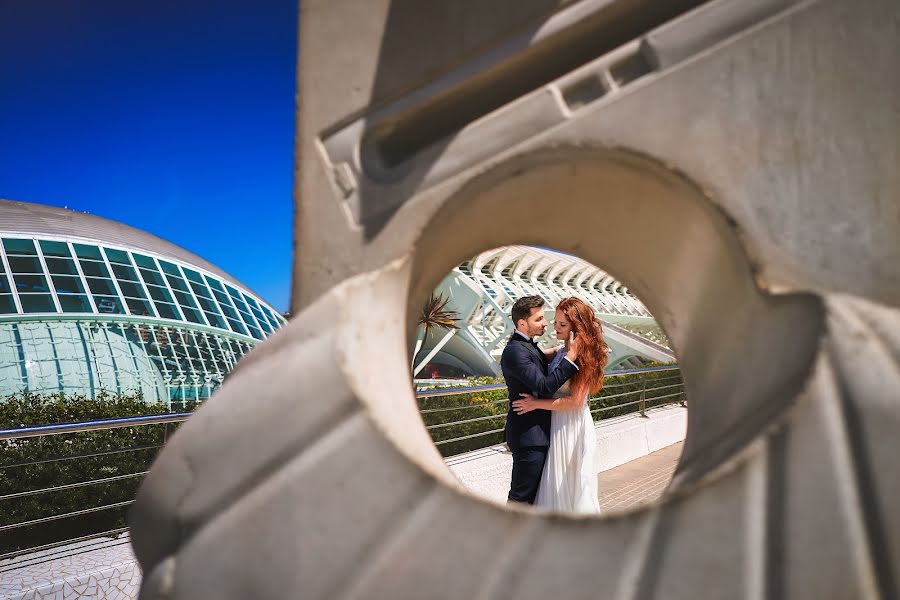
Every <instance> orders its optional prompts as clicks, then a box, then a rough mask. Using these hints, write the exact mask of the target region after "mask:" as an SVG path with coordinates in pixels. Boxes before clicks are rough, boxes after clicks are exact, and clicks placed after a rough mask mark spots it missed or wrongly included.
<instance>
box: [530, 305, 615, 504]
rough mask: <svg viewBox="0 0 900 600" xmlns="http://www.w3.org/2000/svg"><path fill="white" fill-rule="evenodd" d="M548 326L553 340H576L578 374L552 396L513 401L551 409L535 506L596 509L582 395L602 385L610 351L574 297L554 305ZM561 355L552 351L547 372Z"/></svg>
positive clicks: (593, 441) (592, 446)
mask: <svg viewBox="0 0 900 600" xmlns="http://www.w3.org/2000/svg"><path fill="white" fill-rule="evenodd" d="M553 326H554V329H555V330H556V337H557V338H558V339H561V340H568V339H569V334H570V333H574V335H575V336H578V337H579V338H580V339H579V341H580V350H579V355H578V369H579V370H578V372H577V373H576V374H575V375H573V376H572V378H571V379H570V380H569V381H568V382H567V383H566V384H565V385H564V386H563V387H562V388H560V390H559V392H557V393H556V395H555V396H554V398H553V399H538V398H535V397H534V396H531V395H529V394H523V397H522V399H521V400H516V401H515V402H513V403H512V405H513V410H515V411H516V412H517V413H518V414H524V413H527V412H530V411H532V410H551V411H553V414H552V415H551V424H550V450H549V452H548V454H547V462H546V464H545V465H544V472H543V474H542V475H541V484H540V487H539V488H538V494H537V499H536V500H535V503H534V504H535V506H543V507H544V508H549V509H552V510H561V511H571V512H576V513H599V512H600V502H599V500H598V498H597V464H596V460H595V454H596V451H597V434H596V432H595V430H594V420H593V418H592V417H591V412H590V409H589V406H588V403H587V398H588V396H589V395H590V394H595V393H597V392H598V391H600V389H601V388H602V387H603V369H604V367H606V363H607V361H608V360H609V354H608V352H607V347H606V343H605V342H604V341H603V331H602V330H601V328H600V321H599V320H598V319H597V318H596V317H595V316H594V310H593V309H592V308H591V307H590V306H588V305H587V304H586V303H585V302H583V301H581V300H579V299H578V298H565V299H563V300H562V302H560V303H559V305H558V306H557V307H556V319H555V321H554V323H553ZM560 348H564V346H561V347H560ZM565 354H566V353H565V352H564V351H557V352H556V355H555V356H554V358H553V362H552V363H551V365H550V368H549V370H550V371H551V372H552V371H553V368H554V367H555V366H556V365H557V363H558V362H559V361H560V360H562V359H563V357H564V356H565Z"/></svg>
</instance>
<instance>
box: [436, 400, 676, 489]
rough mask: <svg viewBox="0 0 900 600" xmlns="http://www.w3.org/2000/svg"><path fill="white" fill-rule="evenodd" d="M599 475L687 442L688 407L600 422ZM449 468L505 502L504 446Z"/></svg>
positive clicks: (508, 466)
mask: <svg viewBox="0 0 900 600" xmlns="http://www.w3.org/2000/svg"><path fill="white" fill-rule="evenodd" d="M596 429H597V458H598V464H599V469H598V471H597V472H598V473H602V472H603V471H607V470H609V469H612V468H615V467H618V466H620V465H624V464H625V463H628V462H631V461H633V460H636V459H638V458H641V457H642V456H647V455H648V454H650V453H651V452H656V451H657V450H660V449H661V448H665V447H667V446H671V445H672V444H676V443H678V442H681V441H683V440H684V438H685V435H686V433H687V408H684V407H681V406H673V407H661V408H657V409H653V410H649V411H647V417H646V418H644V417H641V416H640V415H639V414H637V413H634V414H630V415H625V416H622V417H615V418H612V419H607V420H604V421H601V422H599V423H597V425H596ZM445 462H446V464H447V467H448V468H449V469H450V471H451V472H452V473H453V474H454V475H455V476H456V478H457V479H459V481H460V483H462V484H463V486H465V488H466V489H467V490H468V491H469V492H471V493H472V494H474V495H476V496H479V497H481V498H484V499H485V500H490V501H493V502H498V503H501V504H505V503H506V495H507V493H508V492H509V481H510V477H511V476H512V455H511V454H510V453H509V452H508V451H507V450H506V448H505V446H504V445H503V444H499V445H496V446H490V447H488V448H481V449H480V450H473V451H471V452H466V453H464V454H458V455H456V456H451V457H448V458H447V459H446V461H445Z"/></svg>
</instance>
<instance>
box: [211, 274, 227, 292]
mask: <svg viewBox="0 0 900 600" xmlns="http://www.w3.org/2000/svg"><path fill="white" fill-rule="evenodd" d="M206 281H207V283H209V287H211V288H212V289H214V290H219V291H220V292H224V291H225V290H224V289H223V288H222V284H221V283H219V282H218V281H217V280H215V279H213V278H212V277H207V278H206Z"/></svg>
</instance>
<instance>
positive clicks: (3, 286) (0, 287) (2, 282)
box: [0, 275, 12, 294]
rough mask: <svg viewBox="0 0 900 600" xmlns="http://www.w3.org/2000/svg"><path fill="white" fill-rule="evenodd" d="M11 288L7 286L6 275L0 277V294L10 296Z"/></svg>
mask: <svg viewBox="0 0 900 600" xmlns="http://www.w3.org/2000/svg"><path fill="white" fill-rule="evenodd" d="M11 293H12V288H11V287H10V285H9V280H8V279H7V278H6V275H0V294H11Z"/></svg>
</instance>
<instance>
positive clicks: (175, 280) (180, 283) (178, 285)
mask: <svg viewBox="0 0 900 600" xmlns="http://www.w3.org/2000/svg"><path fill="white" fill-rule="evenodd" d="M166 281H168V282H169V285H170V286H172V289H173V290H175V291H176V293H177V292H179V291H181V292H187V291H188V288H187V284H186V283H185V282H184V279H182V278H181V277H178V276H176V275H166Z"/></svg>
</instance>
